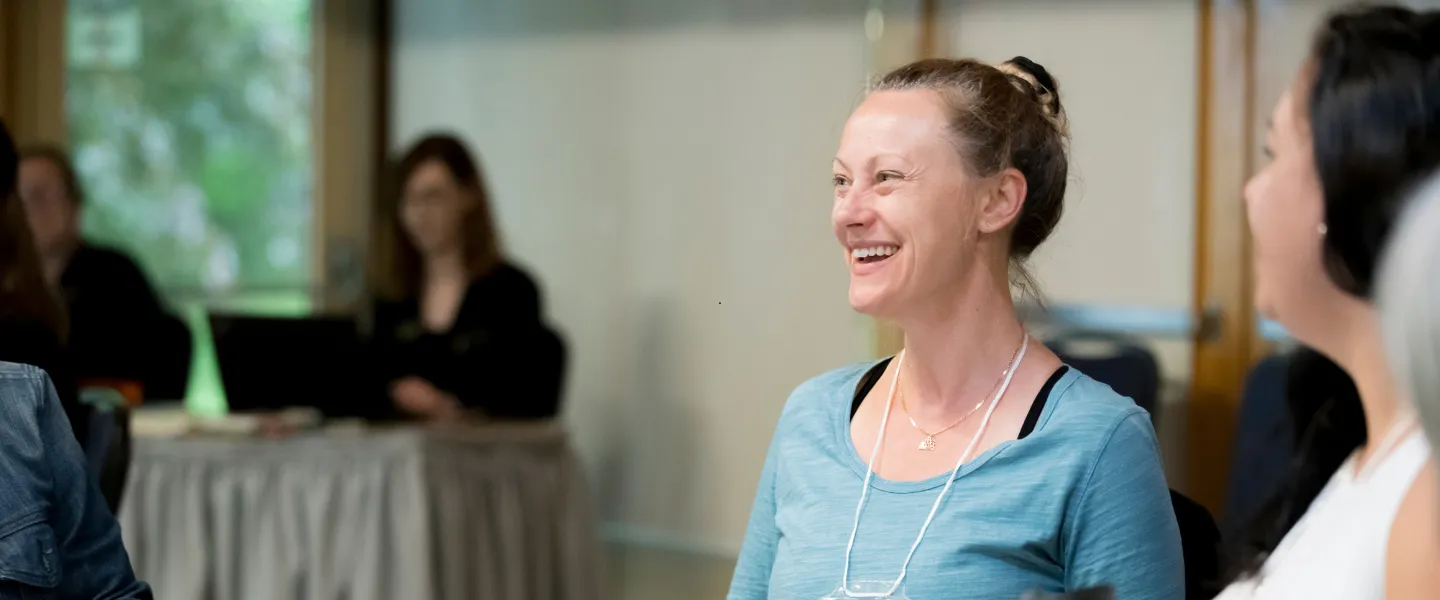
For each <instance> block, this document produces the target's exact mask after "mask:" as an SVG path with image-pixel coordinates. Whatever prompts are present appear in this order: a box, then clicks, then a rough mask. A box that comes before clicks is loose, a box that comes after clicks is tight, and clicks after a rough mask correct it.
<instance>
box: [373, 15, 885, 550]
mask: <svg viewBox="0 0 1440 600" xmlns="http://www.w3.org/2000/svg"><path fill="white" fill-rule="evenodd" d="M480 4H482V3H474V2H469V1H467V0H424V1H418V0H417V1H407V2H400V3H397V5H396V10H397V15H396V17H397V19H398V28H397V30H396V35H395V44H396V45H395V50H394V61H393V63H392V64H393V68H394V80H393V81H394V88H393V98H392V102H393V104H392V107H393V113H392V119H393V128H392V139H393V140H394V142H395V144H404V143H406V142H408V141H410V140H412V139H414V137H415V136H416V135H417V134H418V133H420V132H422V131H424V130H426V129H429V128H433V127H453V128H456V129H458V130H459V131H460V132H461V133H463V134H464V136H465V137H466V138H467V139H468V140H469V141H470V142H471V143H472V145H473V147H474V148H475V149H476V150H478V151H479V152H480V153H482V154H483V161H484V164H485V167H486V169H487V170H488V174H489V176H490V178H491V180H492V185H493V188H494V192H495V197H496V198H497V199H498V206H497V209H498V211H499V216H500V222H501V224H502V226H503V228H504V232H505V235H506V237H507V241H508V245H509V248H510V250H511V251H512V252H513V254H514V255H515V256H516V257H517V258H518V259H519V260H520V261H521V262H523V263H524V264H525V265H526V266H528V267H529V268H531V269H532V270H533V271H534V272H535V273H536V274H537V275H538V276H539V278H540V280H541V282H542V284H543V286H544V288H545V292H546V295H547V296H548V298H547V299H548V304H549V309H550V314H551V315H552V316H553V318H554V319H555V321H557V322H558V324H559V325H560V326H561V327H562V328H563V329H564V332H565V334H566V336H567V337H568V338H569V341H570V344H571V348H572V351H573V355H574V363H573V366H572V369H571V374H570V382H569V385H568V397H567V402H568V407H567V418H568V421H569V424H570V426H571V429H572V431H573V432H574V435H575V438H576V440H577V443H578V445H579V448H580V451H581V452H582V453H583V454H584V456H585V459H586V461H587V463H589V466H590V472H591V474H592V478H593V482H592V483H593V486H594V487H595V489H596V490H597V494H598V495H599V497H600V502H601V507H602V511H603V513H602V514H603V516H604V517H605V518H606V519H607V520H608V521H609V522H611V523H612V525H616V527H612V531H613V532H615V533H617V534H619V535H628V536H632V537H637V538H645V539H650V540H651V541H659V542H662V543H674V544H681V545H688V546H692V547H695V548H697V549H705V550H710V551H714V552H720V553H730V552H734V551H736V550H737V549H738V547H739V543H740V541H741V539H742V536H743V533H744V529H745V524H746V521H747V519H748V514H749V508H750V502H751V499H752V495H753V493H754V489H755V483H756V480H757V478H758V476H759V471H760V466H761V463H762V462H763V460H764V454H765V451H766V447H767V445H768V443H769V438H770V434H771V432H772V430H773V427H774V423H775V420H776V418H777V417H778V415H779V412H780V408H781V407H782V405H783V403H784V401H785V398H786V396H787V395H788V393H789V392H790V390H791V389H792V388H793V387H794V386H795V385H796V384H798V383H799V382H800V381H802V380H804V379H805V378H807V377H810V376H812V375H815V374H817V373H819V372H821V371H823V370H826V369H829V368H833V367H836V366H840V365H842V364H845V363H849V362H852V361H856V360H860V359H862V358H864V357H865V355H866V354H867V351H868V349H869V343H868V336H869V335H870V329H869V323H868V321H867V320H866V319H863V318H861V317H859V316H856V315H854V314H853V313H852V312H851V311H850V309H849V307H848V305H847V304H846V300H845V298H846V294H845V289H846V279H845V274H844V266H843V263H842V261H841V258H840V252H839V251H837V249H836V247H835V242H834V241H833V238H832V237H831V234H830V230H829V212H830V199H829V198H830V196H829V194H830V192H829V187H828V186H829V183H828V178H829V170H828V169H829V165H828V163H829V157H830V156H831V155H832V154H833V151H834V146H835V143H836V141H837V140H838V135H839V131H840V128H841V126H842V124H843V121H844V119H845V116H846V115H847V113H848V112H849V110H850V108H851V107H852V105H853V103H854V102H855V101H856V100H857V99H858V94H859V91H860V90H861V87H862V84H863V81H864V77H865V61H866V52H867V50H866V45H865V43H864V42H865V37H864V29H863V27H862V12H861V11H862V10H863V6H861V3H858V2H851V3H849V4H851V5H853V6H852V8H851V9H850V10H849V13H848V14H847V11H845V10H838V9H836V8H834V6H832V5H841V4H845V3H844V2H837V1H834V0H824V1H823V2H811V3H810V4H812V5H814V8H813V10H809V12H805V11H800V12H788V11H792V10H798V9H795V8H794V7H790V8H786V9H785V10H784V11H782V10H781V9H779V8H775V9H773V10H774V12H775V13H777V14H769V13H767V12H766V11H767V10H770V9H756V10H759V11H760V14H748V13H745V12H743V11H742V12H736V11H735V10H734V9H728V8H723V7H711V8H703V7H702V8H694V9H684V8H680V7H675V6H672V5H670V4H669V3H661V2H658V1H657V2H650V3H648V4H653V5H654V6H648V7H647V6H642V5H643V4H647V3H646V2H638V3H637V2H636V1H635V0H627V1H626V2H614V1H612V2H608V4H607V3H599V4H606V5H607V6H606V8H608V10H610V11H612V13H604V14H602V13H601V12H597V11H600V10H601V9H600V8H596V7H595V4H597V3H594V2H590V1H589V0H563V1H562V0H554V1H549V2H542V3H539V4H540V5H541V6H540V7H535V6H534V3H532V2H528V1H527V0H504V1H499V2H490V3H483V4H486V5H487V6H484V7H482V6H479V5H480ZM681 4H692V3H681ZM789 4H796V3H789ZM799 4H801V5H803V4H804V3H803V2H802V3H799ZM667 7H668V8H667ZM551 9H563V10H561V12H563V13H564V14H565V16H563V17H561V16H554V15H551V14H546V11H547V10H551ZM652 9H653V10H652ZM686 11H689V12H686ZM626 14H629V15H632V17H629V18H630V21H628V22H627V20H626V19H627V17H625V15H626Z"/></svg>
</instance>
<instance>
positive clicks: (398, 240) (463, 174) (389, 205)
mask: <svg viewBox="0 0 1440 600" xmlns="http://www.w3.org/2000/svg"><path fill="white" fill-rule="evenodd" d="M431 161H436V162H439V163H441V164H443V165H445V168H446V170H448V171H450V176H451V177H454V178H455V182H456V183H457V184H459V186H460V188H461V190H463V191H465V192H466V193H469V194H472V195H473V197H474V199H475V206H474V208H472V209H471V210H470V212H469V213H468V214H467V215H466V218H465V223H463V224H462V225H461V227H462V228H463V230H464V243H465V250H464V252H465V264H466V267H467V268H468V269H469V271H470V276H471V277H472V278H475V277H479V276H481V275H484V274H485V273H487V272H489V271H490V270H491V269H493V268H494V267H495V266H496V265H498V264H499V263H500V259H501V256H500V240H499V235H498V234H497V233H496V229H495V220H494V216H493V215H492V214H491V212H490V189H489V186H487V185H486V182H485V176H484V174H483V173H482V172H481V171H480V166H479V163H477V162H476V161H475V158H474V156H473V155H471V154H470V151H469V150H468V149H466V147H465V143H464V142H462V141H460V138H458V137H456V136H454V135H452V134H448V133H436V134H430V135H427V136H425V137H423V138H421V139H420V140H419V141H417V142H415V145H413V146H411V147H410V149H409V150H408V151H406V152H405V154H404V155H403V156H402V157H401V158H400V160H399V161H398V163H397V164H396V165H395V168H394V170H393V175H392V179H391V181H390V183H389V186H388V188H389V189H388V190H387V191H386V192H385V193H384V194H383V195H382V196H381V200H380V202H379V203H377V208H378V210H377V214H376V215H375V219H374V222H375V223H376V224H377V227H376V231H375V234H376V235H375V238H376V239H375V243H372V248H374V252H375V253H376V254H375V256H374V257H373V259H372V261H371V264H372V265H374V267H375V268H376V269H377V272H375V273H373V274H372V277H373V281H374V283H375V288H376V294H377V295H378V296H380V297H381V298H386V299H392V300H396V299H404V298H411V297H414V296H415V295H416V294H417V293H418V292H419V286H420V268H421V265H420V252H419V250H417V249H416V248H415V244H414V243H413V242H411V241H410V237H409V236H408V235H407V234H406V233H405V231H404V228H403V227H402V226H401V224H400V219H399V212H400V198H401V196H402V195H403V193H404V189H405V183H406V182H407V181H409V180H410V176H411V175H412V174H413V173H414V172H415V170H416V169H418V168H419V167H420V166H421V165H424V164H426V163H429V162H431Z"/></svg>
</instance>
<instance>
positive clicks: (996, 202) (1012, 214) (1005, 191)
mask: <svg viewBox="0 0 1440 600" xmlns="http://www.w3.org/2000/svg"><path fill="white" fill-rule="evenodd" d="M1028 189H1029V186H1028V184H1026V182H1025V176H1024V175H1022V174H1020V171H1018V170H1016V169H1013V168H1012V169H1005V170H1004V171H1001V172H1000V173H999V174H998V175H995V177H994V180H993V183H992V184H991V185H990V186H989V191H988V193H986V194H985V196H984V198H983V204H982V205H981V206H980V218H979V220H978V223H979V226H980V232H981V233H995V232H997V231H1000V230H1002V229H1005V228H1006V227H1009V226H1010V224H1011V223H1014V222H1015V219H1016V218H1017V217H1019V215H1020V209H1022V208H1024V207H1025V193H1026V191H1027V190H1028Z"/></svg>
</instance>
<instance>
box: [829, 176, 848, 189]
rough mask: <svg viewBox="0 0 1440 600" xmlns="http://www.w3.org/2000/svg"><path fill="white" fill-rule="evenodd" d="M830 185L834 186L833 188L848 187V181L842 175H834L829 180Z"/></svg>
mask: <svg viewBox="0 0 1440 600" xmlns="http://www.w3.org/2000/svg"><path fill="white" fill-rule="evenodd" d="M830 184H831V185H833V186H835V187H841V186H845V185H849V184H850V180H849V179H846V178H845V176H844V175H836V176H834V177H831V178H830Z"/></svg>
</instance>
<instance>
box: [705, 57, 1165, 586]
mask: <svg viewBox="0 0 1440 600" xmlns="http://www.w3.org/2000/svg"><path fill="white" fill-rule="evenodd" d="M1068 136H1069V133H1068V125H1067V122H1066V119H1065V112H1064V109H1063V107H1062V106H1061V104H1060V98H1059V88H1058V86H1057V84H1056V82H1055V79H1054V78H1053V77H1051V75H1050V74H1049V73H1048V72H1047V71H1046V70H1045V68H1044V67H1041V66H1040V65H1038V64H1036V63H1034V62H1033V61H1030V60H1029V59H1026V58H1023V57H1018V58H1015V59H1012V60H1010V61H1008V62H1006V63H1003V64H1001V65H998V66H995V65H989V64H985V63H982V62H978V61H974V60H926V61H920V62H917V63H914V64H911V65H908V66H905V67H901V68H900V69H897V70H895V71H893V72H891V73H890V74H888V75H886V76H885V77H883V78H881V79H880V81H879V82H878V83H877V85H876V86H875V87H874V88H873V89H872V90H871V92H870V94H869V95H868V96H867V97H866V99H865V101H864V102H863V103H862V104H861V105H860V107H859V108H857V109H856V110H855V112H854V114H853V115H851V117H850V120H849V122H848V123H846V126H845V132H844V135H843V137H842V139H841V142H840V148H839V151H838V152H837V153H836V156H835V160H834V173H833V178H834V179H833V182H834V187H835V199H834V200H835V201H834V207H833V210H832V213H831V220H832V225H833V227H834V231H835V236H836V239H837V240H838V241H839V242H840V244H841V246H842V248H843V249H844V251H845V257H846V261H847V263H848V265H849V267H850V292H849V296H850V304H851V306H852V307H853V308H854V309H855V310H857V311H859V312H861V313H864V314H867V315H871V316H874V317H880V318H884V319H886V320H889V321H892V322H894V323H896V324H897V325H899V326H900V328H901V329H902V330H903V331H904V332H905V349H904V350H903V351H901V352H900V353H899V354H898V355H897V356H896V357H895V359H894V360H891V359H886V360H882V361H879V362H878V363H871V364H862V365H854V366H850V367H845V368H842V369H838V370H835V371H831V372H829V373H826V374H823V375H821V376H819V377H816V378H814V379H812V380H810V381H808V382H806V383H805V384H803V385H801V386H800V387H799V388H798V389H796V390H795V392H794V393H793V394H792V395H791V397H790V400H789V402H788V403H787V405H786V407H785V411H784V413H783V414H782V416H781V418H780V423H779V425H778V426H777V428H776V433H775V437H774V439H773V441H772V442H771V447H770V452H769V455H768V457H767V458H766V462H765V468H764V471H763V473H762V474H761V481H760V488H759V491H758V493H757V495H756V499H755V504H754V508H753V511H752V513H751V519H750V526H749V530H748V532H747V534H746V539H745V545H744V548H743V549H742V551H741V556H740V561H739V564H738V566H737V568H736V572H735V577H734V580H733V582H732V584H731V590H730V598H731V599H732V600H738V599H752V598H766V597H780V598H817V597H821V596H823V595H825V594H826V593H827V592H830V595H829V596H827V597H835V598H843V597H871V598H900V597H915V598H942V597H953V596H954V595H955V593H956V590H966V592H965V595H966V596H967V597H974V598H1018V597H1020V595H1021V594H1022V593H1024V592H1026V591H1027V590H1031V589H1037V588H1038V589H1043V590H1047V591H1064V590H1077V589H1083V588H1087V587H1092V586H1097V585H1109V586H1113V587H1114V588H1115V591H1116V595H1117V596H1118V597H1122V598H1180V597H1183V596H1184V593H1185V592H1184V589H1183V568H1182V558H1181V550H1180V540H1179V531H1178V527H1177V525H1176V521H1175V513H1174V511H1173V510H1172V508H1171V504H1170V497H1169V493H1168V489H1167V487H1166V484H1165V479H1164V475H1163V474H1162V472H1161V468H1160V459H1159V456H1158V451H1157V444H1156V440H1155V432H1154V431H1153V429H1152V428H1151V425H1150V419H1149V417H1148V415H1146V414H1145V411H1144V410H1142V409H1140V408H1139V407H1137V406H1135V404H1134V403H1133V402H1131V401H1130V400H1128V399H1126V398H1124V397H1121V396H1119V395H1117V394H1115V393H1114V392H1113V391H1111V390H1110V389H1109V388H1108V387H1105V386H1104V385H1101V384H1099V383H1097V382H1095V381H1094V380H1092V379H1090V378H1088V377H1086V376H1084V375H1083V374H1080V373H1079V372H1076V371H1074V370H1073V369H1070V368H1068V367H1066V366H1064V365H1063V364H1061V362H1060V360H1059V359H1058V358H1057V357H1056V356H1055V355H1054V354H1052V353H1051V352H1050V351H1049V350H1047V349H1045V348H1044V347H1043V346H1041V345H1040V344H1032V343H1031V342H1030V338H1029V335H1028V334H1027V333H1026V331H1025V329H1024V327H1023V326H1022V325H1021V324H1020V321H1019V319H1018V318H1017V317H1016V314H1015V307H1014V304H1013V301H1012V299H1011V288H1012V286H1019V287H1021V288H1022V289H1033V287H1034V282H1033V280H1032V279H1031V278H1030V276H1029V275H1028V274H1027V273H1026V272H1025V270H1024V261H1025V259H1026V258H1027V257H1028V256H1029V255H1030V254H1031V253H1032V252H1033V251H1034V250H1035V249H1036V248H1037V247H1038V246H1039V245H1040V244H1041V243H1043V242H1044V241H1045V240H1046V238H1048V237H1049V236H1050V234H1051V232H1052V231H1053V230H1054V228H1055V226H1056V224H1057V223H1058V222H1059V220H1060V215H1061V212H1062V204H1063V199H1064V196H1065V183H1066V177H1067V172H1068V158H1067V156H1066V154H1067V152H1066V146H1067V140H1068ZM897 398H898V402H896V399H897ZM861 452H865V454H863V455H862V454H861ZM866 457H868V458H866ZM927 515H928V516H927ZM852 518H853V521H852V520H851V519H852ZM837 522H840V523H851V524H852V527H851V528H850V529H849V531H846V530H844V529H843V528H837V527H834V526H833V523H837ZM932 532H934V533H935V534H934V535H930V536H927V533H932ZM911 567H914V568H913V570H912V569H911ZM837 586H838V589H837Z"/></svg>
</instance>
